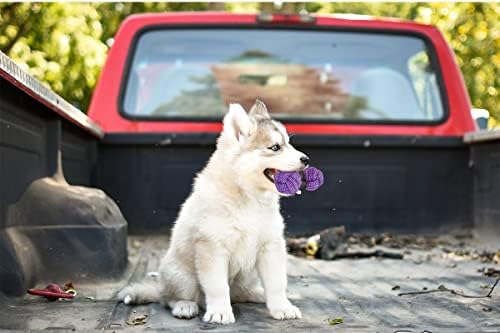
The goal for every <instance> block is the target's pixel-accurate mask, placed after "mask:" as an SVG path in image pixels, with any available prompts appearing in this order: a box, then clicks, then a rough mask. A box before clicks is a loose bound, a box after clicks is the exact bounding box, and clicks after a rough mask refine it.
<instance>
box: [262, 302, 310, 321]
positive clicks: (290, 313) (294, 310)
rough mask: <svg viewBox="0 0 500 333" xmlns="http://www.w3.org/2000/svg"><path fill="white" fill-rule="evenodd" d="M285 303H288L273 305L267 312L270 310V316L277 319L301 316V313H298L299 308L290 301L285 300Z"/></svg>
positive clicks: (298, 317)
mask: <svg viewBox="0 0 500 333" xmlns="http://www.w3.org/2000/svg"><path fill="white" fill-rule="evenodd" d="M287 303H288V304H283V305H281V306H275V307H272V308H269V312H271V316H272V317H273V318H274V319H278V320H286V319H300V318H302V313H300V310H299V308H298V307H296V306H294V305H293V304H292V303H290V302H287Z"/></svg>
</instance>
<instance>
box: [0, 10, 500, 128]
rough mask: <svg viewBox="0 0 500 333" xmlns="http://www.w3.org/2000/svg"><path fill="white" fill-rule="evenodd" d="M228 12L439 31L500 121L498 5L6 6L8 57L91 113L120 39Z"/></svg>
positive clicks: (3, 41) (1, 43)
mask: <svg viewBox="0 0 500 333" xmlns="http://www.w3.org/2000/svg"><path fill="white" fill-rule="evenodd" d="M184 10H188V11H204V10H228V11H235V12H258V11H267V12H268V11H275V10H281V11H283V12H299V11H301V10H306V11H308V12H312V13H316V12H317V13H353V14H362V15H371V16H377V17H379V16H380V17H381V16H388V17H396V18H401V19H408V20H414V21H417V22H421V23H426V24H433V25H435V26H437V27H438V28H439V29H440V30H441V31H442V33H443V34H444V36H445V37H446V39H447V40H448V41H449V43H450V45H451V47H452V48H453V50H454V51H455V54H456V58H457V62H458V64H459V65H460V67H461V70H462V73H463V74H464V77H465V82H466V84H467V88H468V90H469V94H470V97H471V101H472V104H473V105H474V106H475V107H479V108H485V109H488V110H489V111H490V112H491V113H492V115H493V116H494V117H495V118H496V120H497V121H498V120H499V119H500V104H499V102H498V100H499V94H500V51H499V50H500V19H499V18H500V4H498V3H394V2H393V3H333V2H332V3H324V2H321V3H320V2H317V3H314V2H310V3H284V4H283V5H282V7H281V8H276V7H274V5H272V4H269V3H260V4H259V3H227V4H221V3H154V2H146V3H62V2H61V3H43V4H40V3H1V4H0V50H2V51H3V52H5V53H6V54H8V55H9V56H10V57H12V58H13V59H14V60H15V61H16V62H17V63H18V64H20V65H21V66H23V68H25V69H27V70H28V71H29V72H30V73H32V74H33V75H34V76H35V77H37V78H38V79H40V80H41V81H43V82H45V83H47V84H48V85H49V86H50V87H51V88H52V89H53V90H54V91H56V92H57V93H59V94H60V95H62V96H63V97H64V98H66V99H67V100H69V101H70V102H71V103H73V104H75V105H77V106H79V107H80V108H82V109H83V110H86V108H87V106H88V103H89V101H90V97H91V94H92V90H93V88H94V87H95V84H96V81H97V78H98V75H99V72H100V69H101V68H102V65H103V64H104V61H105V58H106V54H107V50H108V48H109V46H110V45H111V44H112V41H113V36H114V34H115V33H116V31H117V29H118V27H119V25H120V23H121V22H122V21H123V19H124V18H125V17H127V16H128V15H131V14H134V13H143V12H170V11H184Z"/></svg>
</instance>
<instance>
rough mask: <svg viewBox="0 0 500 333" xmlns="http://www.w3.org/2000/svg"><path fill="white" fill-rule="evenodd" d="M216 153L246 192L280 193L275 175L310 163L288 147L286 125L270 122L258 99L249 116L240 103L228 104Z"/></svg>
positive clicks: (303, 155) (299, 168) (298, 169)
mask: <svg viewBox="0 0 500 333" xmlns="http://www.w3.org/2000/svg"><path fill="white" fill-rule="evenodd" d="M218 150H222V151H223V153H224V154H225V156H226V160H227V161H228V162H227V163H230V165H231V169H232V173H233V174H234V177H235V180H236V181H238V183H239V184H240V185H241V186H242V187H244V188H245V189H247V190H268V191H274V192H276V193H278V194H281V193H279V192H278V191H277V190H276V187H275V184H274V175H275V173H276V172H277V171H278V170H280V171H300V170H303V169H305V168H306V167H307V166H308V164H309V158H308V157H307V156H306V155H305V154H304V153H302V152H300V151H298V150H297V149H295V148H294V147H293V146H292V145H291V144H290V142H289V137H288V134H287V132H286V128H285V126H283V124H281V123H280V122H278V121H275V120H273V119H271V117H270V116H269V113H268V111H267V108H266V106H265V105H264V103H262V102H261V101H258V100H257V101H256V102H255V104H254V106H253V107H252V108H251V110H250V112H248V113H247V112H246V111H245V110H244V109H243V107H242V106H241V105H239V104H231V105H230V107H229V112H228V113H227V114H226V116H225V117H224V129H223V133H222V136H221V141H219V146H218ZM281 195H282V194H281Z"/></svg>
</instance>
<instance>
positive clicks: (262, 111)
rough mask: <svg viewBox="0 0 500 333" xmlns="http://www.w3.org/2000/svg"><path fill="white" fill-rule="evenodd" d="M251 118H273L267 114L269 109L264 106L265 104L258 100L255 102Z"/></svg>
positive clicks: (251, 110)
mask: <svg viewBox="0 0 500 333" xmlns="http://www.w3.org/2000/svg"><path fill="white" fill-rule="evenodd" d="M249 114H250V115H251V116H259V117H264V118H271V117H270V116H269V113H268V112H267V107H266V105H265V104H264V102H262V101H259V100H258V99H257V100H255V104H254V105H253V106H252V108H251V109H250V113H249Z"/></svg>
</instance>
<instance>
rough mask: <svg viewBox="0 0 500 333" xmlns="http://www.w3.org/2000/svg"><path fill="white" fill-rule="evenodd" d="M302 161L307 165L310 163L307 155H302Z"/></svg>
mask: <svg viewBox="0 0 500 333" xmlns="http://www.w3.org/2000/svg"><path fill="white" fill-rule="evenodd" d="M300 161H301V162H302V164H304V165H305V166H308V165H309V157H307V156H302V157H301V158H300Z"/></svg>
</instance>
